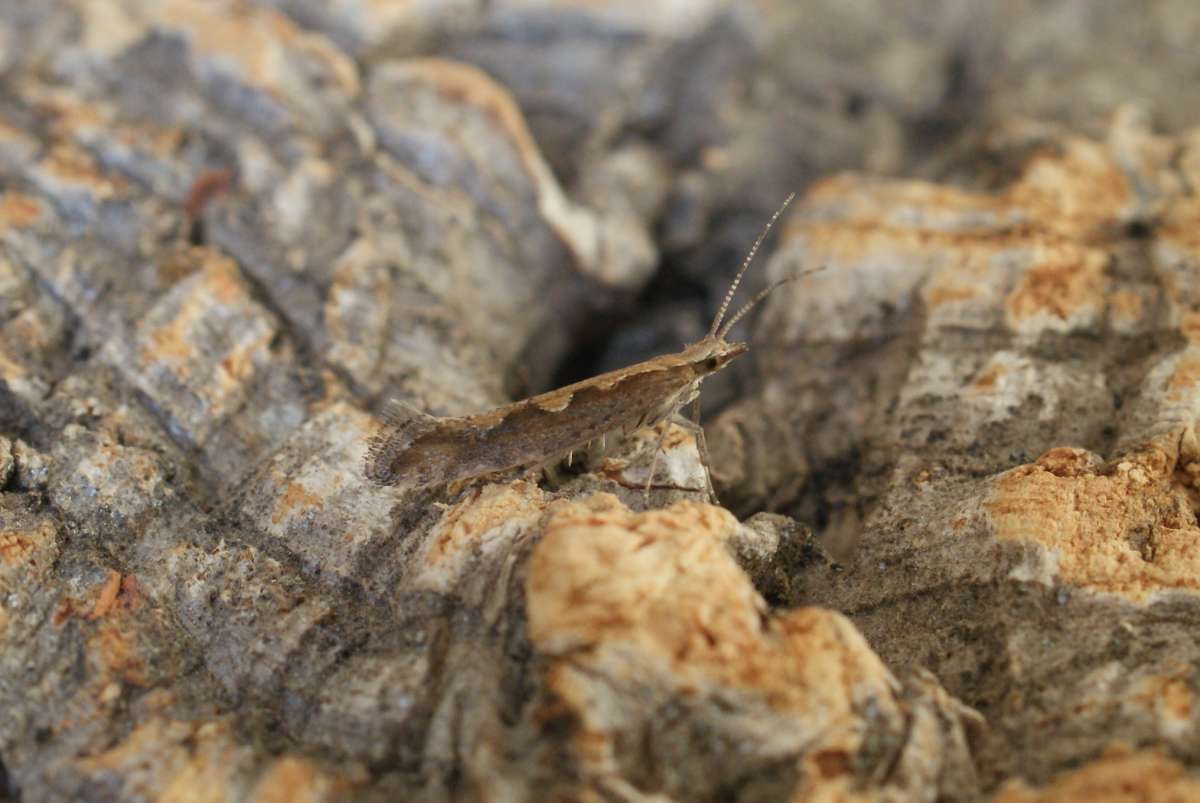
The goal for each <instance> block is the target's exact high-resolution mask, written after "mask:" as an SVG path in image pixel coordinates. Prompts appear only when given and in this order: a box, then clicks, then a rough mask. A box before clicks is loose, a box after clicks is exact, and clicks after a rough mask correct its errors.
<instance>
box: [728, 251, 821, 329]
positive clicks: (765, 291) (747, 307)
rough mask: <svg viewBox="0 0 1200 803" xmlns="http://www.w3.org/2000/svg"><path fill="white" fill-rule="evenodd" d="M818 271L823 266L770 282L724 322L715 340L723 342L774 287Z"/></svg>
mask: <svg viewBox="0 0 1200 803" xmlns="http://www.w3.org/2000/svg"><path fill="white" fill-rule="evenodd" d="M819 270H825V266H824V265H822V266H821V267H819V268H813V269H812V270H805V271H801V272H800V273H793V274H792V275H791V276H785V277H783V278H782V279H780V280H779V281H776V282H772V283H771V284H769V285H767V286H766V287H764V288H763V289H762V290H759V291H758V293H757V294H756V295H755V296H754V298H752V299H750V300H749V301H747V302H746V303H745V304H743V305H742V308H741V309H739V310H738V311H737V312H735V313H734V314H733V317H732V318H730V319H729V320H728V321H726V322H725V325H724V326H722V327H721V331H720V332H718V333H717V340H724V339H725V335H727V334H729V330H730V329H732V328H733V325H734V324H735V323H737V322H738V321H740V320H741V319H742V316H743V315H745V314H746V313H747V312H749V311H750V310H752V309H754V305H755V304H757V303H758V302H760V301H762V300H763V299H764V298H766V297H767V296H769V295H770V294H771V291H772V290H774V289H775V288H776V287H778V286H779V285H781V284H787V283H788V282H794V281H796V280H797V279H799V278H800V277H801V276H807V275H808V274H810V273H816V272H817V271H819Z"/></svg>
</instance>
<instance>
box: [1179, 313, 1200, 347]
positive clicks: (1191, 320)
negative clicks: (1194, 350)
mask: <svg viewBox="0 0 1200 803" xmlns="http://www.w3.org/2000/svg"><path fill="white" fill-rule="evenodd" d="M1179 333H1180V334H1181V335H1183V336H1184V337H1186V338H1187V340H1188V342H1189V343H1200V312H1188V313H1185V314H1184V315H1183V316H1182V317H1181V319H1180V321H1179Z"/></svg>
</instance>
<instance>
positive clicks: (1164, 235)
mask: <svg viewBox="0 0 1200 803" xmlns="http://www.w3.org/2000/svg"><path fill="white" fill-rule="evenodd" d="M1189 195H1190V197H1189ZM1189 195H1185V196H1182V197H1180V196H1175V197H1174V198H1172V199H1171V203H1170V204H1168V205H1167V206H1166V209H1165V210H1164V211H1165V215H1164V216H1163V220H1162V221H1161V223H1160V224H1159V225H1158V226H1156V227H1155V229H1154V236H1155V239H1156V240H1158V241H1159V242H1161V243H1164V244H1170V245H1173V246H1174V247H1176V248H1178V249H1179V250H1181V251H1185V252H1191V253H1192V254H1196V255H1200V231H1197V230H1196V221H1197V220H1200V199H1197V198H1196V197H1195V195H1193V194H1189Z"/></svg>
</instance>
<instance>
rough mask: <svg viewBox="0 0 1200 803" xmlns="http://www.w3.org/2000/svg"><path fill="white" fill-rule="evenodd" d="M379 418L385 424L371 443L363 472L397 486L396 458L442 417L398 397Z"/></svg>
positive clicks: (384, 483) (386, 483)
mask: <svg viewBox="0 0 1200 803" xmlns="http://www.w3.org/2000/svg"><path fill="white" fill-rule="evenodd" d="M379 417H380V418H381V419H382V420H383V426H382V427H380V429H379V431H378V432H377V433H375V435H373V436H372V437H371V439H370V441H368V443H367V456H366V460H365V461H364V465H363V471H364V473H365V474H366V476H367V479H369V480H371V481H372V482H375V483H378V484H379V485H395V484H396V483H398V482H399V481H400V479H401V477H400V476H399V474H397V472H396V470H395V468H394V466H395V463H396V458H397V457H399V456H400V455H401V454H403V453H404V451H405V450H406V449H408V448H409V447H410V446H411V445H412V443H413V441H414V440H416V439H417V438H419V437H420V436H421V435H423V434H425V433H427V432H429V430H431V429H433V428H434V427H436V426H437V425H438V422H439V420H440V419H438V418H437V417H436V416H432V415H429V414H428V413H425V412H422V411H420V410H418V409H417V408H416V407H413V406H412V405H411V404H408V403H407V402H402V401H400V400H398V399H391V400H390V401H388V402H387V403H386V404H385V405H384V406H383V410H382V411H381V412H380V414H379Z"/></svg>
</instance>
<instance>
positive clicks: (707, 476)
mask: <svg viewBox="0 0 1200 803" xmlns="http://www.w3.org/2000/svg"><path fill="white" fill-rule="evenodd" d="M676 423H677V424H678V425H679V426H681V427H683V428H684V429H686V430H687V431H689V432H691V433H692V437H693V438H695V439H696V451H698V452H699V453H700V464H701V466H703V468H704V486H705V492H706V493H707V494H708V499H709V501H710V502H712V503H713V504H716V503H717V492H716V490H715V489H714V488H713V484H712V474H711V473H710V472H709V469H708V467H709V460H708V441H707V440H705V439H704V427H702V426H700V400H699V399H697V400H696V402H695V404H694V405H693V406H692V419H691V420H688V419H686V418H684V417H682V416H679V420H678V421H677V422H676Z"/></svg>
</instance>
